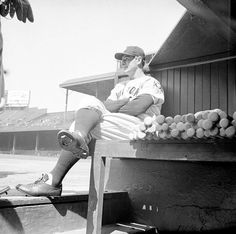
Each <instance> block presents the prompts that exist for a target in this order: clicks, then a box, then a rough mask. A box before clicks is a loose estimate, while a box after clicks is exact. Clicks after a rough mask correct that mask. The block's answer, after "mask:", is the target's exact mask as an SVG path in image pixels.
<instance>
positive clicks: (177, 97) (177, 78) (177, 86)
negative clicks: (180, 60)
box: [172, 68, 180, 116]
mask: <svg viewBox="0 0 236 234" xmlns="http://www.w3.org/2000/svg"><path fill="white" fill-rule="evenodd" d="M179 113H180V69H178V68H177V69H175V70H174V109H173V114H172V115H173V116H174V115H177V114H179Z"/></svg>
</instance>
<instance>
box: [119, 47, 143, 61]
mask: <svg viewBox="0 0 236 234" xmlns="http://www.w3.org/2000/svg"><path fill="white" fill-rule="evenodd" d="M124 55H129V56H141V57H142V58H144V57H145V53H144V51H143V49H141V48H140V47H138V46H127V47H126V49H125V51H124V52H123V53H116V54H115V58H116V59H118V60H121V59H122V57H123V56H124Z"/></svg>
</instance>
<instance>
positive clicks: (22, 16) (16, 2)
mask: <svg viewBox="0 0 236 234" xmlns="http://www.w3.org/2000/svg"><path fill="white" fill-rule="evenodd" d="M0 7H1V15H2V16H4V17H5V16H6V15H7V14H8V13H9V14H10V17H11V18H13V17H14V15H15V13H16V16H17V19H18V20H20V21H22V22H24V23H25V22H26V20H27V19H28V20H29V21H30V22H34V16H33V11H32V8H31V6H30V4H29V2H28V0H6V1H4V2H2V4H1V6H0Z"/></svg>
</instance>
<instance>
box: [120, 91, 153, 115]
mask: <svg viewBox="0 0 236 234" xmlns="http://www.w3.org/2000/svg"><path fill="white" fill-rule="evenodd" d="M152 104H153V99H152V97H151V95H149V94H143V95H140V96H138V97H136V98H135V99H134V100H132V101H130V102H128V103H127V104H125V105H123V106H122V107H121V108H120V109H119V111H118V112H119V113H124V114H127V115H133V116H138V115H140V114H142V113H145V111H146V110H147V109H148V108H149V107H150V106H151V105H152Z"/></svg>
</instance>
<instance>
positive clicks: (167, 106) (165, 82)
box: [161, 71, 169, 115]
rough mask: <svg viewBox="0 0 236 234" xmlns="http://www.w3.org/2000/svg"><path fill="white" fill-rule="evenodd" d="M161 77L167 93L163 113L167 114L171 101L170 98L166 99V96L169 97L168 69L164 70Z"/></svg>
mask: <svg viewBox="0 0 236 234" xmlns="http://www.w3.org/2000/svg"><path fill="white" fill-rule="evenodd" d="M161 79H162V83H161V85H162V88H163V89H164V93H165V103H164V105H163V107H162V114H163V115H167V113H168V110H169V103H168V100H167V99H166V97H168V88H167V71H162V74H161Z"/></svg>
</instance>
